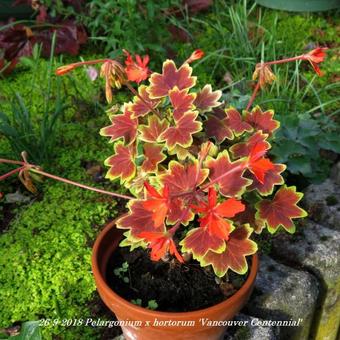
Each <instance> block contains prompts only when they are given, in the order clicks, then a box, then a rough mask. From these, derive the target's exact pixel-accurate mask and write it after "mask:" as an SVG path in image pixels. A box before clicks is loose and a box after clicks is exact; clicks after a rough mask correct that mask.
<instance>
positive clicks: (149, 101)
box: [2, 48, 325, 277]
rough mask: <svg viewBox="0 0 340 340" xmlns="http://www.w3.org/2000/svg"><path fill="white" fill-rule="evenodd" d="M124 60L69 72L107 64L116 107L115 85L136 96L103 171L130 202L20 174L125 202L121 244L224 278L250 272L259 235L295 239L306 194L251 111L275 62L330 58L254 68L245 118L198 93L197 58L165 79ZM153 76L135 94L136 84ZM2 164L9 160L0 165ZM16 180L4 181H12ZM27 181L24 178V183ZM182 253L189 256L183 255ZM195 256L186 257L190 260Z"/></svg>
mask: <svg viewBox="0 0 340 340" xmlns="http://www.w3.org/2000/svg"><path fill="white" fill-rule="evenodd" d="M125 53H126V54H127V57H128V58H127V60H126V67H125V68H124V67H123V66H122V65H121V64H120V63H118V62H117V61H114V60H106V59H104V60H95V61H89V62H82V63H77V64H71V65H67V66H64V67H62V68H60V69H58V70H57V74H64V73H67V72H69V71H71V70H72V69H74V68H75V67H77V66H80V65H88V64H97V63H101V64H102V66H101V75H102V76H103V77H104V78H105V82H106V86H105V88H106V97H107V100H108V102H111V101H112V87H118V88H119V87H121V86H127V87H128V88H129V89H130V90H131V91H132V92H133V94H134V97H133V98H132V100H131V101H130V102H127V103H124V104H123V105H122V106H121V108H120V109H118V110H119V111H120V112H119V113H117V112H116V111H117V109H112V110H111V111H110V112H111V113H112V115H111V117H110V120H111V124H110V125H109V126H106V127H104V128H102V129H101V131H100V133H101V135H103V136H106V137H108V138H110V140H109V142H110V143H112V144H113V155H111V156H110V157H108V158H107V159H106V161H105V165H106V166H108V167H109V169H108V172H107V175H106V177H107V178H109V179H111V180H113V181H119V182H120V184H121V185H123V186H125V187H126V189H127V190H129V191H130V192H131V193H132V195H133V196H128V195H122V194H116V193H111V192H106V191H104V190H100V189H95V188H91V187H88V186H84V185H80V184H79V183H76V182H72V181H69V180H65V179H62V178H60V177H56V176H54V175H51V174H48V173H46V172H43V171H42V170H41V169H40V168H38V167H36V166H35V165H32V164H29V163H28V162H27V161H26V160H24V162H18V161H9V160H7V163H8V162H12V163H15V164H19V165H21V167H20V168H18V170H16V171H20V172H22V171H26V174H27V173H28V172H33V173H37V174H41V175H45V176H48V177H51V178H54V179H58V180H62V181H64V182H67V183H70V184H75V185H78V186H81V187H83V188H87V189H90V190H95V191H99V192H102V193H107V194H110V195H112V196H118V197H121V198H126V199H128V200H129V202H128V204H127V206H128V209H129V211H128V212H127V213H126V214H124V215H123V216H121V217H120V218H119V219H118V220H117V227H118V228H120V229H124V230H125V232H124V236H125V237H124V239H123V241H122V242H121V243H120V245H121V246H128V247H130V249H131V250H133V249H135V248H136V247H143V248H145V249H147V248H150V249H151V252H150V253H151V259H152V260H154V261H158V260H161V259H162V260H164V261H168V260H169V259H170V258H171V256H172V255H174V256H175V257H176V258H177V260H178V261H179V262H184V258H185V259H187V258H190V257H192V258H193V259H195V260H197V261H198V262H199V263H200V265H201V266H202V267H206V266H209V265H211V266H212V268H213V270H214V272H215V274H216V275H217V276H219V277H222V276H224V275H225V274H226V272H227V271H228V270H229V269H231V270H233V271H234V272H236V273H239V274H245V273H246V272H247V269H248V266H247V261H246V256H248V255H252V254H254V253H255V252H256V251H257V244H256V243H255V242H254V241H253V240H251V235H252V233H253V232H255V233H257V234H259V233H261V232H262V230H263V229H265V228H267V229H268V231H269V232H270V233H272V234H274V233H275V232H276V231H277V230H279V228H280V227H282V228H283V229H284V230H285V231H287V232H289V233H294V231H295V225H294V222H293V220H294V219H296V218H301V217H304V216H306V212H305V211H304V210H303V209H301V208H300V207H298V206H297V203H298V202H299V201H300V199H301V198H302V194H301V193H298V192H297V191H296V188H295V187H293V186H291V187H289V186H286V185H285V184H284V179H283V177H282V172H283V171H284V170H285V169H286V166H285V165H284V164H275V163H273V162H272V161H271V160H270V158H269V157H268V151H269V150H270V147H271V145H270V140H271V139H272V138H273V136H274V134H275V131H276V130H277V129H278V128H279V125H280V124H279V122H278V121H276V120H275V119H274V118H273V116H274V112H273V111H271V110H262V109H261V108H260V107H258V106H255V107H254V108H252V109H251V110H250V107H251V106H252V103H253V101H254V98H255V96H256V93H257V92H258V90H259V89H260V88H261V87H263V86H265V85H266V83H270V82H272V81H274V80H275V75H274V74H273V73H272V71H271V69H270V65H272V64H280V63H284V62H290V61H295V60H308V61H309V62H310V63H311V64H312V66H313V67H314V69H315V70H316V71H317V73H319V74H320V70H319V68H318V64H319V63H320V62H321V61H323V59H324V56H325V53H324V49H323V48H318V49H316V50H313V51H311V52H309V53H308V54H304V55H301V56H297V57H294V58H289V59H284V60H279V61H273V62H266V63H265V62H262V63H260V64H258V65H257V66H256V70H255V72H254V80H257V83H256V85H255V88H254V92H253V95H252V97H251V99H250V101H249V103H248V105H247V108H246V110H244V112H242V113H240V112H238V111H237V110H236V109H235V108H233V107H225V105H224V104H223V103H221V101H220V100H221V95H222V93H221V91H219V90H217V91H214V90H213V89H212V87H211V85H205V86H204V87H203V88H201V89H198V88H197V87H196V77H195V76H193V75H192V68H191V66H190V63H191V62H193V61H195V60H197V59H199V58H201V57H202V56H203V52H201V51H195V52H194V53H193V54H192V55H191V56H190V58H188V59H187V60H186V61H185V62H184V63H183V64H182V65H181V66H179V67H177V66H176V65H175V63H174V61H172V60H167V61H165V62H164V64H163V69H162V73H156V72H154V73H151V72H150V71H149V69H148V68H147V63H148V58H146V57H145V58H141V57H139V56H136V61H133V59H132V57H131V56H130V55H129V54H128V52H125ZM147 78H149V84H148V85H144V84H142V85H140V86H139V87H138V91H136V90H135V89H134V87H133V86H132V85H131V83H130V81H134V82H137V83H140V82H142V81H143V80H146V79H147ZM2 161H3V162H6V160H2ZM13 173H15V170H13V171H12V172H11V173H8V174H5V175H4V176H3V177H7V176H9V175H11V174H13ZM26 178H27V176H26ZM183 254H185V255H186V256H183ZM187 255H190V256H187Z"/></svg>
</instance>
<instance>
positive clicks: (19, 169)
mask: <svg viewBox="0 0 340 340" xmlns="http://www.w3.org/2000/svg"><path fill="white" fill-rule="evenodd" d="M24 168H25V167H24V166H22V167H20V168H16V169H13V170H11V171H9V172H7V173H6V174H4V175H2V176H0V181H2V180H4V179H5V178H7V177H10V176H12V175H14V174H16V173H17V172H19V171H21V170H23V169H24Z"/></svg>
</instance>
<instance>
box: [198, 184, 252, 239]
mask: <svg viewBox="0 0 340 340" xmlns="http://www.w3.org/2000/svg"><path fill="white" fill-rule="evenodd" d="M193 208H194V209H195V210H196V211H197V212H198V213H201V214H202V217H201V218H200V219H199V221H200V225H201V227H203V228H208V230H209V233H210V234H213V235H215V236H217V237H218V238H220V239H224V240H228V238H229V234H230V232H231V231H232V225H231V223H230V222H229V221H228V220H225V219H224V217H234V216H235V215H236V214H238V213H239V212H241V211H243V210H244V209H245V206H244V204H243V203H242V202H240V201H238V200H236V199H234V198H229V199H227V200H225V201H224V202H222V203H220V204H217V192H216V190H215V189H214V188H212V187H210V188H209V193H208V202H207V203H205V202H200V204H199V206H193Z"/></svg>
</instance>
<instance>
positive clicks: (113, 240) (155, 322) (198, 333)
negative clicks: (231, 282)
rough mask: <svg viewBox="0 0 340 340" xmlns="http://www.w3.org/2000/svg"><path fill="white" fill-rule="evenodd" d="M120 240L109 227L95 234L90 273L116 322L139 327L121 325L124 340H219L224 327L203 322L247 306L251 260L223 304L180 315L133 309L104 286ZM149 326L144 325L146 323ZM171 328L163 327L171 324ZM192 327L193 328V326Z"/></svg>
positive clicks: (251, 279)
mask: <svg viewBox="0 0 340 340" xmlns="http://www.w3.org/2000/svg"><path fill="white" fill-rule="evenodd" d="M121 238H122V230H119V229H117V228H116V227H115V223H114V222H111V223H109V224H108V225H107V226H106V227H105V228H104V229H103V230H102V232H101V233H100V234H99V236H98V238H97V240H96V242H95V244H94V247H93V253H92V271H93V275H94V278H95V281H96V285H97V289H98V292H99V295H100V296H101V298H102V300H103V301H104V303H105V304H106V305H107V307H108V308H110V310H111V311H112V312H113V313H114V314H115V315H116V317H117V319H118V320H120V321H126V320H130V321H138V322H140V324H141V325H136V324H134V325H126V324H125V325H122V329H123V333H124V336H125V338H126V339H138V340H160V339H161V340H175V339H181V340H185V339H192V340H214V339H220V338H221V337H222V335H223V334H224V332H225V329H226V328H227V326H226V325H225V324H224V325H222V324H220V325H218V326H216V325H215V326H211V325H207V323H206V324H203V320H205V321H208V320H211V321H225V320H231V319H233V317H234V316H235V315H236V314H237V313H238V312H239V311H240V309H241V308H242V307H243V306H244V305H245V303H246V302H247V300H248V298H249V296H250V294H251V292H252V289H253V285H254V281H255V278H256V274H257V270H258V257H257V255H254V256H253V260H252V265H251V269H250V273H249V275H248V278H247V280H246V282H245V283H244V285H243V286H242V287H241V288H240V289H239V290H238V291H237V292H236V293H235V294H234V295H233V296H231V297H230V298H228V299H227V300H225V301H223V302H221V303H219V304H217V305H215V306H212V307H209V308H205V309H201V310H197V311H193V312H184V313H168V312H158V311H153V310H149V309H146V308H142V307H139V306H136V305H134V304H132V303H130V302H128V301H126V300H124V299H123V298H122V297H121V296H119V295H118V294H116V293H115V292H114V291H113V290H112V289H111V288H110V287H109V286H108V285H107V283H106V278H105V275H106V274H105V273H106V266H107V263H108V260H109V258H110V257H111V254H112V252H113V251H114V250H115V249H116V248H117V246H118V244H119V241H120V240H121ZM146 321H149V324H148V325H147V322H146ZM171 321H172V324H169V325H167V323H169V322H171ZM193 324H194V325H193Z"/></svg>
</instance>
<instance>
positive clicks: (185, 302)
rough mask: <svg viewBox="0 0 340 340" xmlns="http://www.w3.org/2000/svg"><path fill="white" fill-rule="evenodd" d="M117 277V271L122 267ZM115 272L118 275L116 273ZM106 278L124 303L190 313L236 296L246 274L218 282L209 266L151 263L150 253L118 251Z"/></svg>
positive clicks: (136, 250)
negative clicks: (150, 303)
mask: <svg viewBox="0 0 340 340" xmlns="http://www.w3.org/2000/svg"><path fill="white" fill-rule="evenodd" d="M124 262H127V263H128V267H127V266H126V264H125V267H127V268H126V269H125V271H123V272H122V271H120V272H119V273H118V275H117V269H118V271H119V268H123V267H124V266H123V263H124ZM115 272H116V273H115ZM106 278H107V281H108V285H109V286H110V287H111V288H112V289H113V290H114V291H115V292H116V293H117V294H119V295H120V296H122V297H123V298H124V299H125V300H128V301H131V300H137V299H139V302H141V305H142V307H148V303H149V301H150V300H155V301H156V303H157V305H158V306H157V308H156V309H157V310H158V311H164V312H165V311H166V312H188V311H194V310H198V309H202V308H206V307H210V306H213V305H215V304H217V303H219V302H222V301H223V300H225V299H227V298H228V297H230V296H231V295H233V294H234V293H235V292H236V291H237V290H238V289H239V288H240V287H241V286H242V285H243V283H244V281H245V280H246V278H247V275H243V276H241V275H237V274H234V273H233V272H231V271H229V272H228V274H227V275H226V276H225V277H224V278H222V279H220V280H217V279H216V276H215V275H214V273H213V271H212V269H211V268H210V267H207V268H204V269H203V268H201V267H200V265H199V263H198V262H197V261H194V260H191V261H190V262H188V263H186V264H180V263H179V262H177V261H176V260H174V259H173V260H170V262H164V261H158V262H154V261H151V260H150V254H149V253H148V251H145V250H143V249H141V248H139V249H135V250H133V251H132V252H130V251H129V248H127V247H123V248H118V249H117V250H116V251H115V252H114V253H113V255H112V256H111V258H110V259H109V262H108V266H107V271H106Z"/></svg>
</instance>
